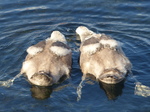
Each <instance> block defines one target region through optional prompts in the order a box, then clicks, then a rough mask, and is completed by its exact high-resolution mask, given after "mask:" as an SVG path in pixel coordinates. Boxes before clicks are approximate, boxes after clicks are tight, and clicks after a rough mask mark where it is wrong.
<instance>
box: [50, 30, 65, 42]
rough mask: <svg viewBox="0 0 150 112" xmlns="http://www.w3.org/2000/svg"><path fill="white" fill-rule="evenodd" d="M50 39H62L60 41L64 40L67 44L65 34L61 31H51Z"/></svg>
mask: <svg viewBox="0 0 150 112" xmlns="http://www.w3.org/2000/svg"><path fill="white" fill-rule="evenodd" d="M50 39H51V40H53V41H60V42H63V43H64V44H67V41H66V38H65V36H64V35H63V34H62V33H60V32H59V31H53V32H52V33H51V37H50Z"/></svg>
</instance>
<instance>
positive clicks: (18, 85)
mask: <svg viewBox="0 0 150 112" xmlns="http://www.w3.org/2000/svg"><path fill="white" fill-rule="evenodd" d="M80 25H84V26H87V27H88V28H89V29H91V30H93V31H95V32H97V33H98V32H99V33H106V34H108V35H110V36H112V37H113V38H114V39H116V40H118V41H119V42H121V43H122V48H123V50H124V52H125V54H126V55H127V57H128V58H129V59H130V61H131V62H132V64H133V69H132V71H133V75H134V76H135V77H136V79H137V80H138V81H140V82H141V83H143V84H144V85H146V86H150V1H149V0H76V1H73V0H0V80H1V81H2V80H8V79H10V78H13V77H14V76H15V75H17V74H18V73H19V72H20V69H21V66H22V62H23V61H24V58H25V56H26V54H27V53H26V49H27V48H28V47H29V46H31V45H33V44H36V43H37V42H39V41H41V40H44V39H46V38H48V37H49V36H50V33H51V32H52V31H53V30H59V31H60V32H62V33H63V34H64V35H65V36H66V38H67V41H68V43H69V45H70V47H71V48H72V50H73V68H72V72H71V79H68V80H66V81H64V82H62V83H61V84H58V85H55V86H54V87H52V88H38V87H35V86H31V85H30V84H29V83H28V82H27V81H26V79H25V78H24V77H23V76H21V77H20V78H18V79H16V80H15V81H14V84H13V85H12V86H11V87H9V88H7V87H0V112H32V111H34V112H150V97H142V96H138V95H135V94H134V87H135V81H134V80H133V78H131V77H130V76H128V77H127V79H126V81H125V82H124V83H122V84H119V85H116V86H115V87H114V86H113V85H111V86H110V85H109V86H108V85H105V84H99V83H98V82H96V81H94V80H92V79H87V80H86V81H85V83H84V84H83V89H82V97H81V100H80V101H77V93H76V89H77V86H78V85H79V83H80V81H81V76H82V73H81V71H80V68H79V65H78V57H79V51H78V48H79V45H80V41H79V39H78V38H76V34H75V29H76V28H77V27H78V26H80ZM38 98H41V99H42V98H45V99H44V100H40V99H38ZM111 99H113V100H111Z"/></svg>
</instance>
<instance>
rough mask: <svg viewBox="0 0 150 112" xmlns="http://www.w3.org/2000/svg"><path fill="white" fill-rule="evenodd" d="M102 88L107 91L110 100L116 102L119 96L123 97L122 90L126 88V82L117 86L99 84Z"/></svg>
mask: <svg viewBox="0 0 150 112" xmlns="http://www.w3.org/2000/svg"><path fill="white" fill-rule="evenodd" d="M99 85H100V88H102V89H103V90H104V91H105V94H106V96H107V98H108V99H109V100H116V99H117V98H118V96H121V95H122V89H123V88H124V81H121V82H120V83H117V84H106V83H103V82H99Z"/></svg>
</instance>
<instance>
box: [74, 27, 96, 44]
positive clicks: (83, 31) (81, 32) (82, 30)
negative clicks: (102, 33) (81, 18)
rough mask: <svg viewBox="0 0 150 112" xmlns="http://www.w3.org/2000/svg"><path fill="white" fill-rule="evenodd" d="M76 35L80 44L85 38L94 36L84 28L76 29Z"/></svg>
mask: <svg viewBox="0 0 150 112" xmlns="http://www.w3.org/2000/svg"><path fill="white" fill-rule="evenodd" d="M76 33H77V34H78V35H79V36H80V39H81V42H83V41H84V40H85V38H89V37H90V36H91V35H93V34H95V33H94V32H93V31H91V30H89V29H88V28H87V27H85V26H79V27H78V28H77V29H76Z"/></svg>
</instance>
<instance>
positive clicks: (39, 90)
mask: <svg viewBox="0 0 150 112" xmlns="http://www.w3.org/2000/svg"><path fill="white" fill-rule="evenodd" d="M30 90H31V96H32V97H33V98H36V99H40V100H44V99H47V98H49V97H50V95H51V93H52V91H53V90H52V87H40V86H34V85H33V86H32V87H31V89H30Z"/></svg>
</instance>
